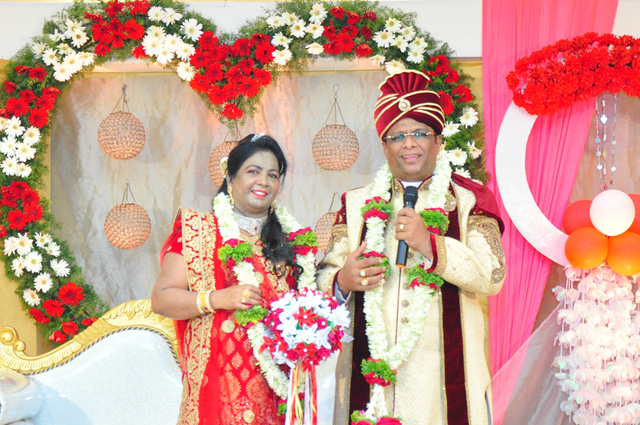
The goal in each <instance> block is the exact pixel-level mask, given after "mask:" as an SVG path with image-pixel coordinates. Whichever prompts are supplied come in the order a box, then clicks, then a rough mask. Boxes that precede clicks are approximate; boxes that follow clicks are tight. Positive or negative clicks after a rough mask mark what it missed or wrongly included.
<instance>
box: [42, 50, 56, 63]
mask: <svg viewBox="0 0 640 425" xmlns="http://www.w3.org/2000/svg"><path fill="white" fill-rule="evenodd" d="M42 61H43V62H44V63H45V65H47V66H53V65H55V64H57V63H58V52H57V51H55V50H54V49H52V48H48V49H46V50H45V51H44V53H42Z"/></svg>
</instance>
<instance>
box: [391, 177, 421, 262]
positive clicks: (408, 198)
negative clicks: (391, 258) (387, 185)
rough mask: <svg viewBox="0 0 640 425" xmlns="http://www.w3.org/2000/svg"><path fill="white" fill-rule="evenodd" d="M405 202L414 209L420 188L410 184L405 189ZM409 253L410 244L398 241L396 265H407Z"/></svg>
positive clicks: (407, 206)
mask: <svg viewBox="0 0 640 425" xmlns="http://www.w3.org/2000/svg"><path fill="white" fill-rule="evenodd" d="M402 201H403V202H404V207H403V208H411V209H414V208H415V207H416V202H418V189H417V188H416V187H414V186H409V187H407V188H406V189H405V190H404V196H403V197H402ZM408 253H409V246H408V245H407V243H406V242H405V241H398V255H397V256H396V266H398V267H401V268H402V267H404V266H406V265H407V254H408Z"/></svg>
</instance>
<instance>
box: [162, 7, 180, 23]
mask: <svg viewBox="0 0 640 425" xmlns="http://www.w3.org/2000/svg"><path fill="white" fill-rule="evenodd" d="M180 19H182V13H178V11H176V10H175V9H172V8H170V7H166V8H165V9H164V15H163V16H162V22H163V23H164V24H165V25H173V24H175V23H176V22H177V21H179V20H180Z"/></svg>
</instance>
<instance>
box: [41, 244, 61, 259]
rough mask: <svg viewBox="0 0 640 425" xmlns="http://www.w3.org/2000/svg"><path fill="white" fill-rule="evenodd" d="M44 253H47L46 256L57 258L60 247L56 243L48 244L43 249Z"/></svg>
mask: <svg viewBox="0 0 640 425" xmlns="http://www.w3.org/2000/svg"><path fill="white" fill-rule="evenodd" d="M45 251H47V254H49V255H52V256H54V257H57V256H58V255H60V245H58V244H57V243H56V242H49V244H48V245H47V247H46V248H45Z"/></svg>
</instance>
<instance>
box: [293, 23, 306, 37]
mask: <svg viewBox="0 0 640 425" xmlns="http://www.w3.org/2000/svg"><path fill="white" fill-rule="evenodd" d="M306 29H307V27H306V25H305V24H304V21H303V20H302V19H298V20H297V21H295V22H294V23H293V24H291V26H290V27H289V32H290V33H291V35H292V36H294V37H297V38H302V37H304V36H305V34H306Z"/></svg>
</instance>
